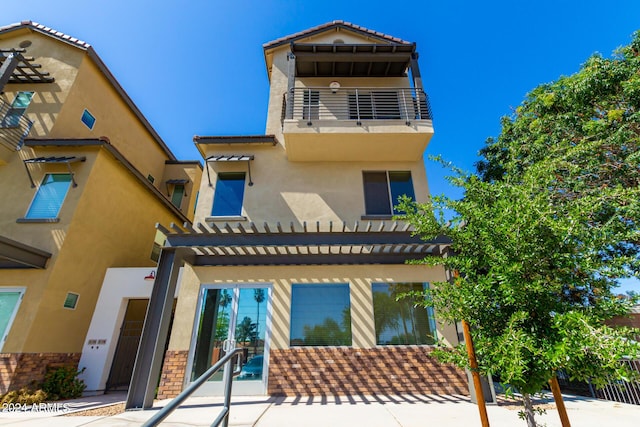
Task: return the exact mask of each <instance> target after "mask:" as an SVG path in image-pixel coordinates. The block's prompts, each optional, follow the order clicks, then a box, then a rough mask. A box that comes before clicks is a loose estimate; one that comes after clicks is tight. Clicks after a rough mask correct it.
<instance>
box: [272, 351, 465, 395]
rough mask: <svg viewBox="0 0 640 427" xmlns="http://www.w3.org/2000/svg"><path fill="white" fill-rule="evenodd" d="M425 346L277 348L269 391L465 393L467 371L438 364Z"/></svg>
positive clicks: (333, 393) (291, 393)
mask: <svg viewBox="0 0 640 427" xmlns="http://www.w3.org/2000/svg"><path fill="white" fill-rule="evenodd" d="M430 352H431V350H430V349H429V348H426V347H380V348H372V349H353V348H341V347H337V348H335V347H324V348H320V347H315V348H310V347H305V348H291V349H288V350H272V351H271V353H270V355H269V394H270V395H284V396H292V395H294V396H295V395H304V396H307V395H322V394H327V395H353V394H366V395H370V394H386V395H394V394H402V393H420V394H462V395H468V394H469V390H468V386H467V378H466V375H465V374H464V371H462V370H460V369H458V368H456V367H454V366H451V365H444V364H441V363H438V362H437V361H436V360H435V358H433V357H431V356H430V355H429V353H430Z"/></svg>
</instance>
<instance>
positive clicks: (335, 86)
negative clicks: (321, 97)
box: [329, 81, 340, 93]
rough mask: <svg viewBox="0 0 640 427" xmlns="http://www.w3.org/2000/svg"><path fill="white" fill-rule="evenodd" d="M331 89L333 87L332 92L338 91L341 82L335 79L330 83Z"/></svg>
mask: <svg viewBox="0 0 640 427" xmlns="http://www.w3.org/2000/svg"><path fill="white" fill-rule="evenodd" d="M329 89H331V93H337V92H338V89H340V82H336V81H333V82H331V83H329Z"/></svg>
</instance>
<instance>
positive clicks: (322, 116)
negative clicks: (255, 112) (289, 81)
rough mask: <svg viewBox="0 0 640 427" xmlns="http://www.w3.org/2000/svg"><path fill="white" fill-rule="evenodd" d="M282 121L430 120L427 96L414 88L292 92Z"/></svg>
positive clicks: (295, 89) (328, 89)
mask: <svg viewBox="0 0 640 427" xmlns="http://www.w3.org/2000/svg"><path fill="white" fill-rule="evenodd" d="M284 110H285V111H284V113H285V114H284V117H285V118H287V119H294V120H306V121H307V124H308V125H312V124H313V122H314V121H317V120H351V121H355V122H356V123H357V124H358V125H361V124H362V122H363V121H365V120H403V121H404V122H405V123H406V124H407V125H409V124H411V122H413V121H415V120H431V119H432V114H431V107H430V106H429V99H428V97H427V94H426V93H425V92H424V91H423V90H422V89H415V88H382V87H375V88H371V87H369V88H368V87H358V88H356V87H343V88H338V89H332V88H326V87H309V88H293V89H291V93H290V94H289V96H288V97H287V104H286V105H285V109H284Z"/></svg>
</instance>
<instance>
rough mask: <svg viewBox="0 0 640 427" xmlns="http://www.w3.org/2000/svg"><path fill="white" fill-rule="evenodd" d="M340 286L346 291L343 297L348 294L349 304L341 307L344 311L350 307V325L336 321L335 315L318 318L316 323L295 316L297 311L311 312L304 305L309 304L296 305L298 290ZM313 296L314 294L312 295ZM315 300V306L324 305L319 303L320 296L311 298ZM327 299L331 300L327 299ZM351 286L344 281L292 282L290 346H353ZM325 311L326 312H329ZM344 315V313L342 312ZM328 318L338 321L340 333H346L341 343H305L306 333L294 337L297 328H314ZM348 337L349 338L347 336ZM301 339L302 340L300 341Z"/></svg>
mask: <svg viewBox="0 0 640 427" xmlns="http://www.w3.org/2000/svg"><path fill="white" fill-rule="evenodd" d="M338 287H340V288H342V292H345V293H346V295H341V297H342V298H344V297H345V296H346V301H347V306H346V307H343V308H341V309H340V312H341V313H342V312H344V310H345V309H348V325H344V326H343V325H342V323H344V322H340V323H338V322H337V321H336V319H335V318H334V317H331V316H327V317H325V318H324V319H323V320H322V321H318V320H316V321H315V322H314V323H307V322H308V321H309V320H308V318H304V317H295V316H296V314H297V313H296V312H298V311H301V312H305V313H307V314H308V313H309V312H308V311H305V310H304V307H306V306H308V304H305V305H303V306H302V307H301V308H297V307H296V300H295V298H296V295H297V294H298V292H299V291H300V290H302V289H307V290H321V288H324V289H326V288H334V289H333V290H334V291H335V290H336V289H337V288H338ZM296 289H298V291H296ZM312 297H313V296H312ZM306 298H308V299H309V297H308V296H306ZM311 299H313V300H314V306H315V307H319V306H320V307H321V308H322V306H321V305H320V304H319V303H318V301H319V298H318V297H313V298H311ZM327 301H329V300H328V299H327ZM332 301H335V300H332ZM351 307H352V304H351V286H350V284H349V283H347V282H344V283H292V284H291V304H290V311H289V347H352V346H353V319H352V316H351ZM325 310H327V311H328V309H327V308H325ZM327 311H325V313H326V312H327ZM341 315H343V314H341ZM326 319H331V320H332V321H334V322H336V323H338V325H339V326H340V327H341V328H340V329H341V330H340V331H339V333H340V334H344V335H345V338H346V340H345V342H344V343H340V344H305V342H304V340H305V336H304V333H301V334H300V335H301V336H300V337H297V336H296V337H294V333H295V329H299V328H300V327H302V331H304V329H305V327H307V326H310V327H312V328H315V327H316V326H321V325H323V324H324V322H325V321H326ZM337 320H345V319H344V318H343V319H337ZM298 322H303V323H302V324H298ZM347 337H348V338H347ZM298 341H300V342H298Z"/></svg>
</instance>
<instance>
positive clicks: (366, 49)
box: [291, 43, 416, 77]
mask: <svg viewBox="0 0 640 427" xmlns="http://www.w3.org/2000/svg"><path fill="white" fill-rule="evenodd" d="M415 49H416V46H415V45H414V44H344V43H334V44H316V43H294V44H293V45H292V46H291V52H292V53H293V54H294V55H295V57H296V77H398V76H404V75H405V73H406V71H407V68H409V66H410V64H411V58H412V54H413V53H414V52H415Z"/></svg>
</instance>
